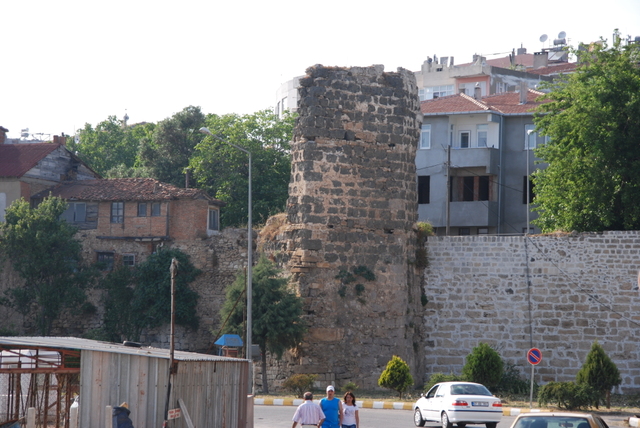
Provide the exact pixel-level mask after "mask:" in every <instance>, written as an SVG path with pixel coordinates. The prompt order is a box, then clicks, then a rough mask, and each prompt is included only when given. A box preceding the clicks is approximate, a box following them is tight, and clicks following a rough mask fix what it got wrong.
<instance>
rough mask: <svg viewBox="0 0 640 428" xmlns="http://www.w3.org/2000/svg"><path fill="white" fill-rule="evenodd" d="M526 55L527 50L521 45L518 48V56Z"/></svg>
mask: <svg viewBox="0 0 640 428" xmlns="http://www.w3.org/2000/svg"><path fill="white" fill-rule="evenodd" d="M526 53H527V48H523V47H522V45H520V47H519V48H518V55H524V54H526Z"/></svg>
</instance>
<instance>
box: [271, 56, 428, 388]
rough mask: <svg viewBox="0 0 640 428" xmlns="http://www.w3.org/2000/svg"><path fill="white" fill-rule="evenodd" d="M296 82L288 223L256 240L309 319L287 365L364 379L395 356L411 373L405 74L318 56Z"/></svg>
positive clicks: (412, 277) (411, 138)
mask: <svg viewBox="0 0 640 428" xmlns="http://www.w3.org/2000/svg"><path fill="white" fill-rule="evenodd" d="M300 85H301V87H300V89H299V95H300V96H299V103H298V113H299V117H298V120H297V124H296V128H295V131H294V139H293V142H292V167H291V174H292V178H291V184H290V186H289V200H288V205H287V222H286V224H284V225H283V226H282V227H281V229H280V233H279V234H278V236H277V237H276V238H275V240H274V241H273V243H272V244H271V248H269V244H267V245H266V246H265V248H267V249H268V250H270V251H271V252H272V254H273V255H274V258H276V259H277V260H279V261H280V262H281V263H282V264H283V266H285V268H286V270H287V271H288V272H290V273H291V274H293V278H292V279H293V282H294V284H295V285H296V286H297V288H298V290H299V293H300V295H301V296H302V297H303V298H304V301H305V303H304V310H305V313H306V319H307V320H308V321H309V323H310V330H309V334H308V335H307V338H306V339H305V341H304V343H303V346H302V347H301V349H300V352H299V353H298V354H296V355H295V356H292V358H291V361H290V362H291V365H289V366H287V367H288V370H289V371H290V373H291V372H298V373H312V374H318V375H319V378H318V381H319V384H320V385H327V384H329V383H334V384H337V385H338V386H340V385H342V384H344V383H347V382H349V381H354V382H356V383H357V384H358V385H360V386H362V387H368V388H371V387H374V386H377V379H378V377H379V376H380V373H381V372H382V370H384V368H385V366H386V364H387V362H388V361H389V360H390V359H391V357H392V356H393V355H398V356H400V357H401V358H403V359H404V360H405V361H407V362H408V363H409V365H410V366H411V367H412V368H413V369H414V370H415V371H416V373H420V370H419V367H418V366H419V362H418V359H417V358H416V353H415V351H414V350H417V348H418V344H419V340H418V341H416V339H415V338H416V337H419V325H418V323H416V321H419V320H420V316H419V315H418V309H421V306H420V274H419V272H418V270H417V269H416V268H415V265H413V264H412V263H413V261H414V260H415V253H416V234H415V231H414V230H413V228H414V226H415V222H416V221H417V197H416V172H415V162H414V159H415V151H416V147H417V144H418V139H419V133H420V122H421V116H420V108H419V100H418V96H417V87H416V84H415V78H414V77H413V74H412V73H410V72H409V71H406V70H402V69H399V70H398V72H396V73H385V72H384V67H383V66H372V67H352V68H337V67H323V66H320V65H318V66H314V67H310V68H309V69H308V70H307V75H306V76H305V77H303V78H302V79H300ZM374 277H375V279H373V278H374ZM414 345H415V347H414ZM290 373H289V374H290ZM273 376H274V377H275V378H276V386H277V379H278V374H275V373H274V374H273ZM283 376H284V375H282V374H280V378H282V377H283Z"/></svg>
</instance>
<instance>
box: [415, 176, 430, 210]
mask: <svg viewBox="0 0 640 428" xmlns="http://www.w3.org/2000/svg"><path fill="white" fill-rule="evenodd" d="M430 196H431V177H430V176H428V175H419V176H418V203H419V204H428V203H429V199H430Z"/></svg>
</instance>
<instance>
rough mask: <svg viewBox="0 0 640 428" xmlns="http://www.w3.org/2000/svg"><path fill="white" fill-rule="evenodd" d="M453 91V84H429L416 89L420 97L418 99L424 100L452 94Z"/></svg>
mask: <svg viewBox="0 0 640 428" xmlns="http://www.w3.org/2000/svg"><path fill="white" fill-rule="evenodd" d="M453 91H454V85H441V86H430V87H428V88H424V89H420V90H418V96H419V97H420V101H424V100H431V99H434V98H440V97H446V96H447V95H453Z"/></svg>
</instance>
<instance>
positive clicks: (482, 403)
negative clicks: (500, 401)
mask: <svg viewBox="0 0 640 428" xmlns="http://www.w3.org/2000/svg"><path fill="white" fill-rule="evenodd" d="M471 405H472V406H476V407H489V403H488V402H486V401H472V402H471Z"/></svg>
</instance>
